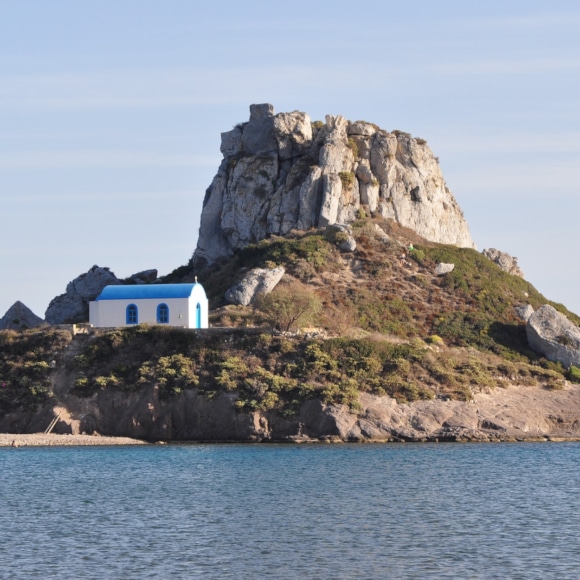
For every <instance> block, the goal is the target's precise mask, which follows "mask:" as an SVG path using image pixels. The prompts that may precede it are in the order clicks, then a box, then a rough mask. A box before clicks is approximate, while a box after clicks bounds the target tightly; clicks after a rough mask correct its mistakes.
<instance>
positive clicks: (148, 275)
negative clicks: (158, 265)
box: [128, 269, 158, 284]
mask: <svg viewBox="0 0 580 580" xmlns="http://www.w3.org/2000/svg"><path fill="white" fill-rule="evenodd" d="M157 273H158V272H157V270H155V269H151V270H143V271H142V272H137V273H136V274H132V275H131V276H129V278H128V281H129V282H130V283H131V284H147V283H151V282H155V280H157Z"/></svg>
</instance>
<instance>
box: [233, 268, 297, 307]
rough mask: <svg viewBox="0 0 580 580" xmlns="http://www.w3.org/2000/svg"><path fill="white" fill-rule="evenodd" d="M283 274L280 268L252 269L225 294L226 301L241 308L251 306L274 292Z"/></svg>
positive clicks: (282, 269)
mask: <svg viewBox="0 0 580 580" xmlns="http://www.w3.org/2000/svg"><path fill="white" fill-rule="evenodd" d="M284 272H285V270H284V268H283V267H282V266H278V267H277V268H272V269H271V270H268V269H267V268H254V269H253V270H250V271H249V272H248V273H247V274H246V275H245V276H244V278H243V279H242V280H241V281H240V282H238V283H237V284H236V285H234V286H232V287H231V288H230V289H229V290H228V291H227V292H226V294H225V298H226V301H227V302H229V303H230V304H241V305H242V306H248V305H250V304H253V303H254V302H255V301H256V300H257V298H258V297H260V296H265V295H266V294H269V293H270V292H272V290H274V288H275V287H276V285H277V284H278V282H280V280H281V279H282V276H284Z"/></svg>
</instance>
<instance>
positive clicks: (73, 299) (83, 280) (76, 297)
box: [45, 266, 121, 324]
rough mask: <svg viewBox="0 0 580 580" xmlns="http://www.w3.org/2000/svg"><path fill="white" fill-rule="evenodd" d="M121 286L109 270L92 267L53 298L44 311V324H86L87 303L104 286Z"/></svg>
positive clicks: (87, 317)
mask: <svg viewBox="0 0 580 580" xmlns="http://www.w3.org/2000/svg"><path fill="white" fill-rule="evenodd" d="M112 284H121V281H120V280H119V279H118V278H117V276H115V274H113V272H111V271H110V270H109V268H101V267H99V266H93V267H92V268H91V269H90V270H89V271H88V272H86V273H85V274H81V275H80V276H79V277H78V278H75V279H74V280H73V281H72V282H69V283H68V285H67V287H66V292H65V293H64V294H61V295H60V296H57V297H56V298H53V299H52V300H51V302H50V304H49V305H48V308H47V309H46V314H45V318H46V322H48V323H49V324H74V323H78V322H88V320H89V302H91V300H94V299H95V298H96V297H97V296H98V295H99V294H100V293H101V291H102V290H103V288H104V287H105V286H109V285H112Z"/></svg>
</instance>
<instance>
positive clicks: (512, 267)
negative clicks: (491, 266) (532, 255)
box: [481, 248, 524, 278]
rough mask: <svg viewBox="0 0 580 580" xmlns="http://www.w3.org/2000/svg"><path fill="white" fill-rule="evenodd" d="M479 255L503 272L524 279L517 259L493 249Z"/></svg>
mask: <svg viewBox="0 0 580 580" xmlns="http://www.w3.org/2000/svg"><path fill="white" fill-rule="evenodd" d="M481 253H482V254H483V255H484V256H485V257H486V258H489V259H490V260H491V261H492V262H495V263H496V264H497V265H498V266H499V267H500V268H501V269H502V270H503V271H504V272H507V273H508V274H513V275H514V276H519V277H520V278H523V277H524V273H523V272H522V269H521V268H520V267H519V266H518V259H517V258H514V257H513V256H510V255H509V254H506V253H505V252H500V251H499V250H496V249H495V248H489V249H487V250H483V251H482V252H481Z"/></svg>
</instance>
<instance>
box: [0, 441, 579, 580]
mask: <svg viewBox="0 0 580 580" xmlns="http://www.w3.org/2000/svg"><path fill="white" fill-rule="evenodd" d="M579 506H580V444H579V443H548V442H546V443H497V444H494V443H486V444H466V443H461V444H455V443H438V444H437V443H434V444H425V443H422V444H410V443H400V444H352V445H350V444H333V445H324V444H319V445H304V444H303V445H289V444H288V445H273V444H246V445H237V444H229V445H205V444H203V445H202V444H189V445H185V444H183V445H151V446H126V447H125V446H111V447H46V448H31V447H28V448H26V447H21V448H2V449H0V578H2V579H4V578H6V579H13V578H25V579H30V578H42V579H45V578H75V579H77V578H78V579H93V578H94V579H107V578H119V579H132V578H136V579H142V578H168V579H170V578H171V579H179V578H204V579H205V578H209V579H213V578H215V579H223V578H236V579H245V578H248V579H255V578H280V579H293V578H308V579H310V578H313V579H315V578H321V579H327V578H328V579H332V578H336V579H342V578H349V579H350V578H352V579H364V578H369V579H372V578H377V579H380V578H394V579H399V578H421V579H422V578H454V579H455V578H478V579H479V578H481V579H492V578H498V579H499V578H501V579H506V578H510V579H519V578H521V579H526V580H528V579H533V578H538V579H540V578H541V579H546V578H558V579H565V578H580V517H579V516H580V514H579Z"/></svg>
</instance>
